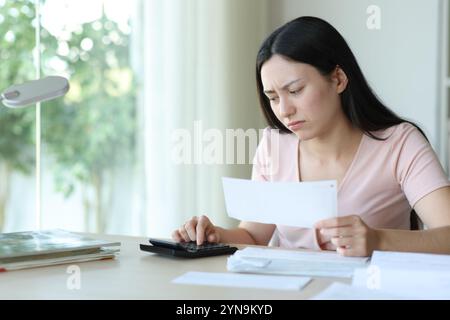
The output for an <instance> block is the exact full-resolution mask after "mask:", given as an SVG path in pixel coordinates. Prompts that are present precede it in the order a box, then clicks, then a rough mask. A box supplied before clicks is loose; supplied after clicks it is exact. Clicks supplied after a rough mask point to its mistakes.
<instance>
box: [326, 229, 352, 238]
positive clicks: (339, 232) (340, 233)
mask: <svg viewBox="0 0 450 320" xmlns="http://www.w3.org/2000/svg"><path fill="white" fill-rule="evenodd" d="M319 232H320V234H321V235H323V236H325V237H326V238H327V237H330V238H332V237H349V236H352V235H353V234H354V233H355V230H354V229H353V227H338V228H323V229H320V231H319Z"/></svg>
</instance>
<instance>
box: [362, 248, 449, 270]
mask: <svg viewBox="0 0 450 320" xmlns="http://www.w3.org/2000/svg"><path fill="white" fill-rule="evenodd" d="M370 263H371V265H374V266H378V267H379V268H381V269H385V268H398V269H404V270H405V269H407V270H411V269H416V270H427V271H431V270H434V271H447V272H450V255H446V254H431V253H411V252H391V251H374V252H373V254H372V259H370Z"/></svg>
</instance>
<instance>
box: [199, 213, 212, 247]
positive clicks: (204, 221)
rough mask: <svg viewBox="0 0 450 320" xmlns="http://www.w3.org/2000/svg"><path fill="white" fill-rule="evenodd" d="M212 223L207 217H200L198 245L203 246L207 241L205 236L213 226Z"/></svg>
mask: <svg viewBox="0 0 450 320" xmlns="http://www.w3.org/2000/svg"><path fill="white" fill-rule="evenodd" d="M211 225H212V224H211V222H210V221H209V219H208V217H207V216H203V215H202V216H200V218H199V219H198V223H197V229H196V232H197V244H198V245H201V244H202V243H203V242H204V241H205V235H206V232H207V229H208V228H209V227H210V226H211Z"/></svg>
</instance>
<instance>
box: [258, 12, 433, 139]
mask: <svg viewBox="0 0 450 320" xmlns="http://www.w3.org/2000/svg"><path fill="white" fill-rule="evenodd" d="M274 54H278V55H281V56H283V57H285V58H287V59H290V60H292V61H297V62H302V63H306V64H309V65H312V66H313V67H315V68H316V69H317V70H318V71H319V72H320V73H321V74H322V75H324V76H328V75H330V74H331V72H332V71H333V70H335V68H336V67H337V66H339V67H340V68H341V69H342V70H343V71H344V72H345V74H346V75H347V79H348V83H347V87H346V89H345V90H344V91H343V92H342V93H341V94H340V96H341V103H342V108H343V111H344V114H345V116H346V117H347V118H348V119H349V120H350V122H351V123H352V125H353V126H354V127H356V128H359V129H360V130H361V131H363V132H364V133H365V134H366V135H369V136H370V137H372V138H374V139H377V140H385V139H382V138H379V137H376V136H375V135H374V134H373V133H372V131H377V130H381V129H386V128H389V127H391V126H393V125H397V124H400V123H402V122H408V123H410V124H412V125H414V126H415V127H416V128H417V129H418V130H419V131H420V132H421V133H422V134H423V135H424V137H425V138H426V136H425V134H424V132H423V131H422V130H421V129H420V128H419V127H418V126H417V125H416V124H415V123H412V122H411V121H408V120H405V119H402V118H400V117H399V116H397V115H396V114H395V113H394V112H393V111H392V110H390V109H389V108H388V107H386V106H385V105H384V104H383V103H382V102H381V101H380V99H378V97H377V96H376V95H375V93H374V92H373V91H372V89H371V88H370V86H369V84H368V83H367V81H366V79H365V77H364V75H363V73H362V71H361V69H360V67H359V65H358V62H357V61H356V58H355V56H354V55H353V53H352V51H351V50H350V48H349V46H348V44H347V42H346V41H345V39H344V38H343V37H342V36H341V34H340V33H339V32H338V31H337V30H336V29H335V28H334V27H333V26H332V25H330V24H329V23H328V22H326V21H324V20H322V19H319V18H316V17H299V18H297V19H295V20H292V21H290V22H288V23H286V24H285V25H283V26H281V27H279V28H278V29H276V30H275V31H274V32H273V33H272V34H271V35H270V36H269V37H268V38H267V39H266V40H264V42H263V43H262V45H261V48H260V49H259V51H258V55H257V59H256V83H257V88H258V95H259V100H260V105H261V108H262V111H263V114H264V117H265V118H266V121H267V123H268V124H269V126H270V127H272V128H275V129H279V130H280V132H282V133H291V131H289V130H288V129H287V128H286V127H285V126H284V125H283V123H282V122H281V121H279V120H278V118H277V117H276V116H275V114H274V113H273V111H272V108H271V107H270V101H269V99H268V98H267V97H266V95H265V94H264V89H263V85H262V81H261V68H262V66H263V64H264V63H265V62H266V61H267V60H269V59H270V58H271V57H272V55H274Z"/></svg>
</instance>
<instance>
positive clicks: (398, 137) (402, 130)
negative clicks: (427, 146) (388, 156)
mask: <svg viewBox="0 0 450 320" xmlns="http://www.w3.org/2000/svg"><path fill="white" fill-rule="evenodd" d="M371 133H372V134H373V135H374V136H375V137H377V138H379V139H383V140H376V139H373V140H375V141H379V142H380V143H383V142H384V143H387V144H393V143H394V144H399V143H401V142H405V141H406V140H421V141H422V140H424V139H425V137H424V136H423V134H422V133H421V132H420V130H419V129H418V128H417V127H416V126H415V125H413V124H411V123H409V122H402V123H399V124H396V125H393V126H391V127H389V128H386V129H382V130H377V131H372V132H371ZM425 140H426V139H425Z"/></svg>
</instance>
